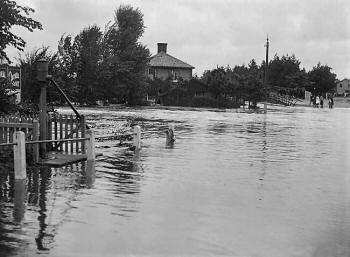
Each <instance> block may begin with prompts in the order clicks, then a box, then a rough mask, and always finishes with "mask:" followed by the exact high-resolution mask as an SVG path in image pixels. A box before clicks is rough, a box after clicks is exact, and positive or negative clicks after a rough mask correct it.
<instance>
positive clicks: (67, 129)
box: [47, 114, 86, 153]
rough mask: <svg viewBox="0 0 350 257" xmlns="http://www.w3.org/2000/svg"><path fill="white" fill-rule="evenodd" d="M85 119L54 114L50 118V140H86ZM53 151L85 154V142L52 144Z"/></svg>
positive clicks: (48, 137)
mask: <svg viewBox="0 0 350 257" xmlns="http://www.w3.org/2000/svg"><path fill="white" fill-rule="evenodd" d="M85 136H86V122H85V117H84V116H81V118H78V117H76V116H74V115H61V114H53V115H50V116H49V117H48V136H47V139H49V140H51V139H52V140H60V139H73V138H85ZM50 148H51V150H53V151H59V152H63V153H85V151H86V150H85V141H75V142H73V141H71V142H55V143H52V144H51V147H50Z"/></svg>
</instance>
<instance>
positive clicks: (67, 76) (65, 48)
mask: <svg viewBox="0 0 350 257" xmlns="http://www.w3.org/2000/svg"><path fill="white" fill-rule="evenodd" d="M77 63H78V53H77V50H76V48H75V47H74V39H73V38H72V36H71V35H62V36H61V39H60V41H59V42H58V52H57V66H58V67H57V73H56V76H55V78H54V79H55V81H56V82H57V83H58V84H59V85H60V87H61V89H62V90H63V91H64V92H65V93H66V94H67V95H69V97H70V99H71V100H73V101H74V102H78V96H79V94H78V92H79V89H78V86H77V79H76V77H77ZM60 100H61V104H63V103H64V99H62V98H61V99H60Z"/></svg>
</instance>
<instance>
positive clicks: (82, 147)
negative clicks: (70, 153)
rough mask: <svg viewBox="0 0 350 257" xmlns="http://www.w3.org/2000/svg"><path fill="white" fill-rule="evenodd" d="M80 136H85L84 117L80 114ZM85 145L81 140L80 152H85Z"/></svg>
mask: <svg viewBox="0 0 350 257" xmlns="http://www.w3.org/2000/svg"><path fill="white" fill-rule="evenodd" d="M81 137H82V138H85V137H86V118H85V116H84V115H82V116H81ZM85 145H86V142H85V141H82V142H81V152H82V153H86V150H85Z"/></svg>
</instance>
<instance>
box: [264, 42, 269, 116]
mask: <svg viewBox="0 0 350 257" xmlns="http://www.w3.org/2000/svg"><path fill="white" fill-rule="evenodd" d="M265 47H266V60H265V76H264V96H265V99H264V113H266V112H267V92H266V90H267V68H268V65H269V36H267V38H266V45H265Z"/></svg>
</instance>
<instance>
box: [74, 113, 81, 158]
mask: <svg viewBox="0 0 350 257" xmlns="http://www.w3.org/2000/svg"><path fill="white" fill-rule="evenodd" d="M74 121H75V127H76V128H77V129H76V130H75V131H76V132H75V137H76V138H79V123H80V119H79V118H78V117H77V116H75V119H74ZM79 144H80V142H78V141H76V142H75V152H76V153H79Z"/></svg>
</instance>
